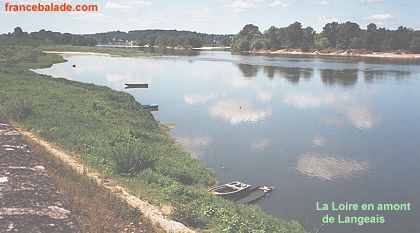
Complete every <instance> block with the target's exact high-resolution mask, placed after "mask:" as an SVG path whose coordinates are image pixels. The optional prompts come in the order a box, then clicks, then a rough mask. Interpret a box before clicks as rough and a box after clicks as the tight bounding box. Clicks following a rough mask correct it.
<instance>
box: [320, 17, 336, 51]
mask: <svg viewBox="0 0 420 233" xmlns="http://www.w3.org/2000/svg"><path fill="white" fill-rule="evenodd" d="M338 30H339V24H338V23H337V22H332V23H328V24H326V25H325V26H324V28H323V30H322V33H323V34H324V35H325V36H326V37H327V38H328V42H329V44H330V46H331V47H332V48H335V47H336V46H337V34H338Z"/></svg>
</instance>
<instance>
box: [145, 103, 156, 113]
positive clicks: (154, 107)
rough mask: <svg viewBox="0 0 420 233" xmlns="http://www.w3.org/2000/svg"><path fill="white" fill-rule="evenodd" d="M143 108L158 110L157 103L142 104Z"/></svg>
mask: <svg viewBox="0 0 420 233" xmlns="http://www.w3.org/2000/svg"><path fill="white" fill-rule="evenodd" d="M143 108H144V110H146V111H151V112H154V111H159V105H157V104H152V105H143Z"/></svg>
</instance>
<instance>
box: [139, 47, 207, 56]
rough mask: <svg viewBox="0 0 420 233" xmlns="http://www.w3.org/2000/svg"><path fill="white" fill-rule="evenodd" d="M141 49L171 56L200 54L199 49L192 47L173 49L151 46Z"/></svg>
mask: <svg viewBox="0 0 420 233" xmlns="http://www.w3.org/2000/svg"><path fill="white" fill-rule="evenodd" d="M140 50H141V51H144V52H145V53H152V54H161V55H170V56H198V55H200V52H199V51H196V50H192V49H172V48H163V47H149V48H140Z"/></svg>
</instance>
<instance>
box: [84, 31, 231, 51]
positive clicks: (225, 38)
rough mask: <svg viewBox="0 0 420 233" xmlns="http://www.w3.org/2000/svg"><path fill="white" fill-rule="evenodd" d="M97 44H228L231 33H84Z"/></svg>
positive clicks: (188, 46)
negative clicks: (127, 42) (130, 42)
mask: <svg viewBox="0 0 420 233" xmlns="http://www.w3.org/2000/svg"><path fill="white" fill-rule="evenodd" d="M86 36H87V37H90V38H94V39H95V40H96V41H97V42H98V43H99V44H114V43H118V42H126V41H132V42H134V43H135V44H136V45H140V46H145V45H148V46H159V47H184V48H199V47H202V46H230V44H231V43H232V37H233V36H232V35H214V34H206V33H197V32H191V31H177V30H135V31H129V32H121V31H114V32H105V33H96V34H90V35H86Z"/></svg>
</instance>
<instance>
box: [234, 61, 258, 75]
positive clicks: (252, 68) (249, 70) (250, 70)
mask: <svg viewBox="0 0 420 233" xmlns="http://www.w3.org/2000/svg"><path fill="white" fill-rule="evenodd" d="M238 68H239V70H240V71H241V72H242V74H243V76H244V77H246V78H254V77H256V76H257V74H258V66H256V65H249V64H238Z"/></svg>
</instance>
